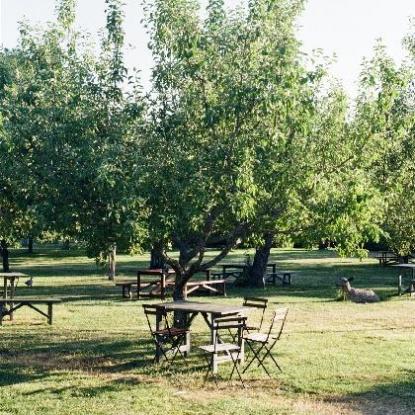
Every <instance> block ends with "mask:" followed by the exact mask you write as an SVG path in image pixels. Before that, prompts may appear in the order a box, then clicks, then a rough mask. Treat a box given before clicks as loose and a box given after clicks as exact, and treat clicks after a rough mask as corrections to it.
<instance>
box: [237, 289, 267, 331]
mask: <svg viewBox="0 0 415 415" xmlns="http://www.w3.org/2000/svg"><path fill="white" fill-rule="evenodd" d="M242 305H243V306H244V307H251V308H257V309H262V315H261V321H260V323H259V326H258V327H256V326H255V327H254V326H249V321H248V326H247V330H248V331H254V330H256V331H261V329H262V324H263V322H264V316H265V310H266V309H267V307H268V298H261V297H244V302H243V304H242Z"/></svg>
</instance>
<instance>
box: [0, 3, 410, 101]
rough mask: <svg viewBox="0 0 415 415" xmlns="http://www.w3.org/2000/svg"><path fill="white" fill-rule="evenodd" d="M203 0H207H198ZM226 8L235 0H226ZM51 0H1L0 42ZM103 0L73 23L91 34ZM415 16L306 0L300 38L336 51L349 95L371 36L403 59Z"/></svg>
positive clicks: (48, 9) (142, 38)
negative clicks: (410, 24)
mask: <svg viewBox="0 0 415 415" xmlns="http://www.w3.org/2000/svg"><path fill="white" fill-rule="evenodd" d="M124 1H125V3H126V9H125V10H126V21H125V30H126V40H127V43H129V44H131V45H132V48H129V49H128V51H127V52H126V61H127V64H128V66H130V67H137V68H138V69H140V70H141V71H142V76H143V80H144V86H146V84H147V82H148V77H149V70H150V68H151V64H152V61H151V56H150V54H149V52H148V50H147V47H146V44H147V37H146V34H145V31H144V29H143V27H142V24H141V23H140V20H141V18H142V10H141V6H140V3H141V1H140V0H124ZM201 1H202V3H205V2H206V0H201ZM226 2H227V4H228V5H229V6H230V7H231V6H234V5H235V4H237V2H238V0H226ZM54 4H55V2H54V0H0V14H1V18H0V19H1V20H0V43H3V45H4V46H6V47H12V46H14V45H15V44H16V40H17V35H18V32H17V27H18V22H19V21H20V20H22V19H23V18H24V17H26V18H28V19H29V20H30V21H32V22H44V21H46V20H50V19H52V18H53V12H54ZM104 8H105V1H104V0H78V24H79V26H80V27H82V28H84V29H86V30H87V31H88V32H91V33H96V32H97V31H98V30H99V28H101V27H102V26H103V25H104V23H105V17H104ZM410 16H415V0H308V3H307V5H306V9H305V12H304V14H303V15H302V16H301V18H300V20H299V26H300V27H299V37H300V39H301V40H302V42H303V44H304V50H305V51H306V52H309V51H311V50H313V49H317V48H321V49H323V50H324V52H325V54H327V55H330V56H331V55H333V54H336V56H337V63H336V64H335V65H334V66H333V73H334V75H335V76H337V77H338V78H339V79H340V80H341V81H342V82H343V84H344V86H345V87H346V90H347V91H348V92H349V94H351V95H354V93H355V85H356V80H357V77H358V74H359V68H360V63H361V61H362V58H363V56H370V54H371V52H372V48H373V45H374V42H375V40H376V39H377V38H378V37H382V38H383V39H384V42H385V43H386V45H387V47H388V50H389V53H390V54H391V55H392V56H393V57H394V58H395V59H396V60H398V61H400V60H401V59H402V58H403V53H404V52H403V49H402V47H401V41H402V38H403V36H404V34H405V33H406V32H407V30H408V27H409V17H410Z"/></svg>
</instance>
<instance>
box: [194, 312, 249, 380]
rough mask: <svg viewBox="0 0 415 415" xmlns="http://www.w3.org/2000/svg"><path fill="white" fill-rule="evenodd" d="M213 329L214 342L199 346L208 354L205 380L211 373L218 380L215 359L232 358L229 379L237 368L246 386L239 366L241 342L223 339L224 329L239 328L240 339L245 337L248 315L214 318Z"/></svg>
mask: <svg viewBox="0 0 415 415" xmlns="http://www.w3.org/2000/svg"><path fill="white" fill-rule="evenodd" d="M212 324H213V327H212V330H214V331H215V336H214V339H215V341H214V343H213V344H209V345H206V346H199V349H200V350H202V351H203V352H204V353H205V355H206V360H207V363H208V365H207V371H206V376H205V381H206V380H207V378H208V376H209V373H212V375H213V378H214V380H215V383H216V384H217V381H216V376H215V373H214V363H213V362H214V359H217V361H224V360H227V359H228V358H230V359H229V360H230V361H232V364H233V368H232V372H231V375H230V377H229V380H231V379H232V376H233V373H234V371H235V370H236V372H237V373H238V376H239V379H240V381H241V383H242V386H243V387H245V384H244V381H243V379H242V375H241V372H240V371H239V368H238V362H239V356H240V354H241V351H242V347H241V344H240V343H241V342H239V344H238V343H236V344H235V343H225V342H222V340H221V334H222V331H229V330H237V331H238V333H239V334H240V339H242V338H243V333H244V330H245V327H246V317H244V316H230V317H220V318H217V319H215V320H213V323H212Z"/></svg>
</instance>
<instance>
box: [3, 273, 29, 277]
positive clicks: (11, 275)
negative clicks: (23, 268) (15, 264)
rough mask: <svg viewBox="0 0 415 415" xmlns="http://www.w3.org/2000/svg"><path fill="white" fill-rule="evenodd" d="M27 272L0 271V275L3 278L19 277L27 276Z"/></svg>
mask: <svg viewBox="0 0 415 415" xmlns="http://www.w3.org/2000/svg"><path fill="white" fill-rule="evenodd" d="M27 276H28V275H27V274H23V273H21V272H0V277H3V278H19V277H27Z"/></svg>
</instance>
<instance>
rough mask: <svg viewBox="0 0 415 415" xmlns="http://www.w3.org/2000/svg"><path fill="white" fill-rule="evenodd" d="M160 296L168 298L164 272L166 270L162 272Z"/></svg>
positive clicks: (163, 298)
mask: <svg viewBox="0 0 415 415" xmlns="http://www.w3.org/2000/svg"><path fill="white" fill-rule="evenodd" d="M160 297H161V299H162V300H165V299H166V274H165V273H164V271H162V272H161V280H160Z"/></svg>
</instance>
